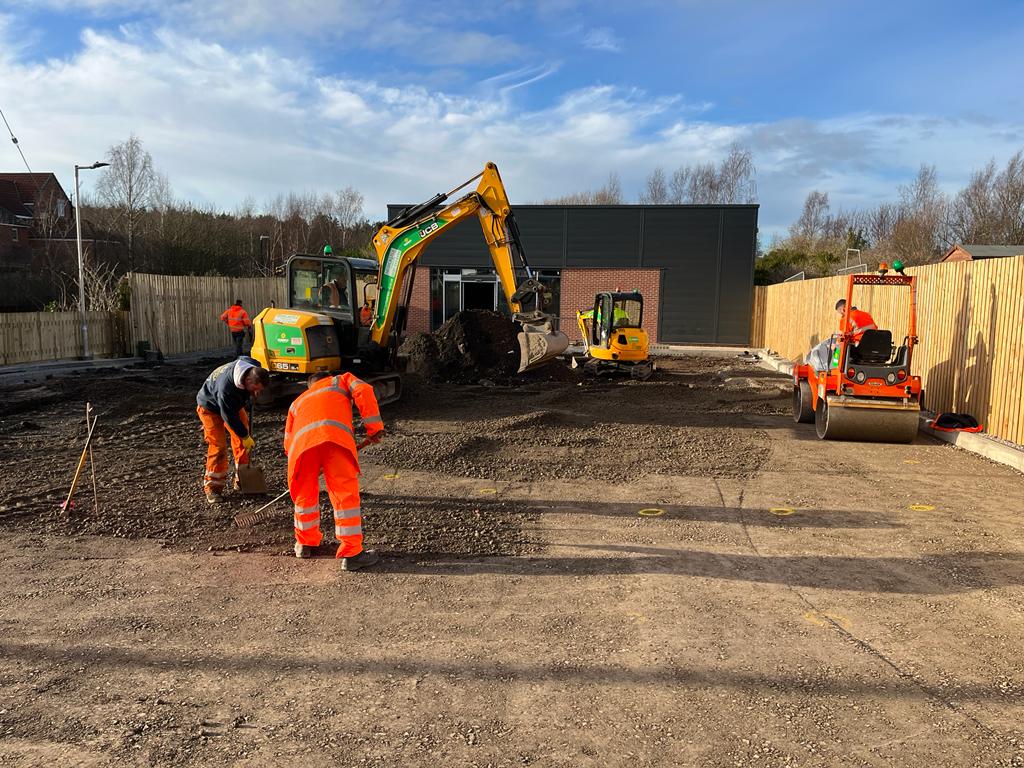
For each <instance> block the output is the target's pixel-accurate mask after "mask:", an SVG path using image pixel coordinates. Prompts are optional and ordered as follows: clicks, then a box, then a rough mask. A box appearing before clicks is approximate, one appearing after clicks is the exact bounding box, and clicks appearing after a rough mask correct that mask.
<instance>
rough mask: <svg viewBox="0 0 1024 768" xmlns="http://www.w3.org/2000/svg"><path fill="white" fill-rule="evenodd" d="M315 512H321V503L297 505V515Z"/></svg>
mask: <svg viewBox="0 0 1024 768" xmlns="http://www.w3.org/2000/svg"><path fill="white" fill-rule="evenodd" d="M314 512H316V513H317V514H319V513H320V505H319V504H317V505H316V506H315V507H298V506H297V507H295V514H296V515H311V514H313V513H314Z"/></svg>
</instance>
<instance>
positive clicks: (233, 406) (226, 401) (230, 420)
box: [196, 357, 270, 504]
mask: <svg viewBox="0 0 1024 768" xmlns="http://www.w3.org/2000/svg"><path fill="white" fill-rule="evenodd" d="M269 383H270V374H269V373H267V371H266V370H265V369H263V368H261V367H260V364H259V363H258V362H257V361H255V360H253V359H252V358H251V357H240V358H238V359H237V360H233V361H232V362H230V363H224V365H222V366H220V367H219V368H217V369H216V370H214V372H213V373H211V374H210V375H209V376H207V377H206V381H204V382H203V386H202V388H201V389H200V390H199V393H198V394H197V395H196V413H197V414H199V421H201V422H202V424H203V439H205V440H206V475H205V476H204V478H203V490H204V491H205V492H206V500H207V501H208V502H210V503H211V504H218V503H220V502H221V501H223V496H222V494H223V493H224V485H225V483H226V482H227V477H228V437H229V435H230V440H231V452H232V453H233V454H234V457H235V466H238V465H240V464H248V463H249V451H251V450H252V448H253V445H255V443H254V441H253V438H252V433H251V431H250V430H249V414H248V409H249V407H250V406H251V405H252V401H253V398H256V397H259V395H260V392H262V391H263V388H264V387H265V386H267V384H269ZM237 483H238V476H237V475H236V476H235V488H236V489H237V487H238V485H237Z"/></svg>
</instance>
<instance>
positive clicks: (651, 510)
mask: <svg viewBox="0 0 1024 768" xmlns="http://www.w3.org/2000/svg"><path fill="white" fill-rule="evenodd" d="M637 514H638V515H640V517H661V516H662V515H664V514H665V510H664V509H658V508H657V507H648V508H647V509H641V510H640V511H639V512H637Z"/></svg>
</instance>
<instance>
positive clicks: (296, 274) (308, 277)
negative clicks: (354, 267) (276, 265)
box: [288, 259, 352, 317]
mask: <svg viewBox="0 0 1024 768" xmlns="http://www.w3.org/2000/svg"><path fill="white" fill-rule="evenodd" d="M288 282H289V288H290V293H291V306H292V307H294V308H295V309H306V310H309V311H311V312H318V311H321V312H326V313H327V314H330V315H335V316H342V317H352V297H351V296H350V295H349V293H350V290H351V289H350V287H349V286H350V277H349V267H348V264H347V263H346V262H344V261H324V260H322V259H293V260H292V261H291V262H290V263H289V268H288Z"/></svg>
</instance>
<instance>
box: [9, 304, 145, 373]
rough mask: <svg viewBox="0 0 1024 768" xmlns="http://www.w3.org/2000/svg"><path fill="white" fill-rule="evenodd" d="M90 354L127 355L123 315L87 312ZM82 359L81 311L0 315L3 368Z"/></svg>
mask: <svg viewBox="0 0 1024 768" xmlns="http://www.w3.org/2000/svg"><path fill="white" fill-rule="evenodd" d="M86 322H87V323H88V327H89V353H90V354H91V355H92V356H93V357H121V356H122V355H124V354H125V343H126V340H125V332H124V324H125V322H126V315H125V313H123V312H114V313H110V312H87V313H86ZM81 356H82V329H81V320H80V317H79V314H78V313H77V312H11V313H5V314H0V365H14V364H16V363H39V362H46V361H49V360H66V359H71V358H76V357H81Z"/></svg>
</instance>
